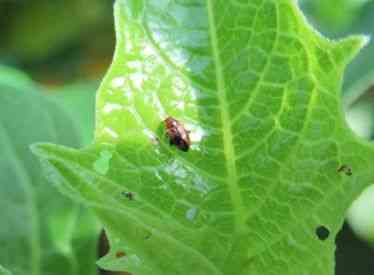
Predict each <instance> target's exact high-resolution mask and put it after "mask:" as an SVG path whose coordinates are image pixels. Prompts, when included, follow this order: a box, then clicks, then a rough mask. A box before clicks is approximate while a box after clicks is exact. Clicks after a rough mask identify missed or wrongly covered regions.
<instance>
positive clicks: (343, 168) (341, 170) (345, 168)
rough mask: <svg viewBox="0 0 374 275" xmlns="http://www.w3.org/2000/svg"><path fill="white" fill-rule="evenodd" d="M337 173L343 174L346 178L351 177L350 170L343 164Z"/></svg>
mask: <svg viewBox="0 0 374 275" xmlns="http://www.w3.org/2000/svg"><path fill="white" fill-rule="evenodd" d="M337 171H338V173H341V172H344V173H345V174H346V175H347V176H352V168H351V167H349V166H348V165H345V164H343V165H341V166H339V168H338V170H337Z"/></svg>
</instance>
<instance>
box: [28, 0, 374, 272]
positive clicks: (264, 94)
mask: <svg viewBox="0 0 374 275" xmlns="http://www.w3.org/2000/svg"><path fill="white" fill-rule="evenodd" d="M115 19H116V32H117V47H116V52H115V56H114V59H113V64H112V66H111V68H110V69H109V72H108V74H107V75H106V77H105V78H104V80H103V82H102V85H101V87H100V89H99V94H98V97H97V102H96V113H97V122H96V138H95V143H94V144H93V145H92V146H90V147H88V148H86V149H84V150H81V151H77V150H73V149H69V148H66V147H61V146H57V145H52V144H39V145H36V146H35V147H34V152H35V153H36V154H37V155H39V156H40V157H41V159H42V160H43V163H44V164H45V167H46V171H47V174H48V175H49V177H50V179H51V180H53V181H55V182H57V183H59V184H60V186H61V188H62V189H63V190H65V192H66V193H67V194H69V195H71V196H75V197H76V198H79V199H83V200H84V201H86V203H87V204H88V205H90V206H91V207H92V208H93V209H95V211H96V213H97V214H98V215H99V216H100V217H101V219H102V220H103V221H104V222H105V224H106V227H107V230H108V231H109V232H108V233H109V238H110V240H111V252H110V253H109V255H107V256H106V257H104V258H103V259H102V260H101V261H100V264H101V266H104V267H106V268H108V269H113V270H122V271H128V272H131V273H132V274H135V275H148V274H163V275H165V274H166V275H174V274H197V275H206V274H214V275H229V274H238V275H242V274H243V275H244V274H251V275H255V274H261V275H264V274H287V275H293V274H294V275H300V274H303V275H307V274H322V275H327V274H333V272H334V250H335V245H334V238H335V235H336V233H337V232H338V230H339V228H340V226H341V224H342V222H343V218H344V213H345V211H346V209H347V208H348V206H349V205H350V203H351V202H352V200H353V199H354V198H355V197H356V196H357V195H358V194H359V193H360V192H361V191H362V190H363V188H364V187H365V186H367V185H368V184H369V183H370V182H372V180H373V175H372V173H371V171H370V169H369V168H370V163H371V162H372V161H373V160H374V154H373V152H374V150H373V147H372V146H371V145H369V144H367V143H365V142H364V141H361V140H358V138H357V137H356V136H354V134H353V133H352V132H351V131H350V130H349V128H348V127H347V125H346V122H345V120H344V117H343V115H342V110H341V106H340V105H341V103H340V99H339V96H340V94H339V93H340V87H341V82H342V75H343V71H344V68H345V66H346V65H347V64H348V62H349V61H350V60H351V59H352V58H353V56H354V55H355V54H356V53H357V52H358V51H359V49H360V48H361V47H362V46H363V45H364V44H365V42H366V40H365V39H364V38H363V37H349V38H347V39H345V40H342V41H337V42H335V41H330V40H327V39H326V38H324V37H322V36H321V35H319V34H318V33H317V32H316V31H314V30H313V29H312V28H311V27H310V26H309V25H308V23H307V22H306V21H305V19H304V17H303V15H302V14H301V12H300V11H299V9H298V7H297V6H296V5H295V1H291V0H277V1H275V0H256V1H240V0H232V1H213V0H207V1H192V0H191V1H172V0H170V1H169V0H165V1H152V0H148V1H135V0H134V1H124V0H118V1H117V2H116V5H115ZM168 116H172V117H174V118H175V119H177V120H179V121H180V122H181V123H182V124H183V125H184V127H185V128H186V129H187V130H188V131H190V134H189V135H190V138H191V141H192V144H191V147H190V150H189V151H188V152H182V151H181V150H178V148H176V147H175V146H170V145H169V140H168V138H167V137H166V136H165V125H164V122H163V121H164V119H165V118H166V117H168ZM342 166H343V168H342ZM347 169H351V171H352V175H351V176H349V175H348V174H349V171H348V170H347ZM338 170H341V171H340V172H339V171H338ZM129 192H131V194H133V198H132V199H130V198H129V195H128V194H129ZM321 232H322V233H321ZM317 233H318V234H317ZM321 239H324V240H321ZM121 251H123V252H125V256H121V255H123V253H119V252H121Z"/></svg>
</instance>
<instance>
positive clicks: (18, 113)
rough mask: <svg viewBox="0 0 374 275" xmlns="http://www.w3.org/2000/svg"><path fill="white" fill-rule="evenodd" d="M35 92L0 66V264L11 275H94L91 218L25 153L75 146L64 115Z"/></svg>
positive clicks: (17, 75)
mask: <svg viewBox="0 0 374 275" xmlns="http://www.w3.org/2000/svg"><path fill="white" fill-rule="evenodd" d="M41 90H42V89H41V88H40V87H39V86H37V85H36V84H34V83H33V82H32V81H31V80H30V79H29V78H28V77H27V76H25V75H24V74H22V73H19V72H18V71H15V70H12V69H9V68H6V67H2V66H0V103H1V108H0V151H1V160H0V171H1V173H0V183H1V186H0V187H1V192H0V209H1V226H0V246H1V250H0V263H1V264H2V265H4V266H5V267H6V268H7V269H8V270H10V271H12V274H14V275H21V274H30V275H44V274H54V275H66V274H69V275H75V274H82V271H84V274H87V275H88V274H95V272H96V267H95V265H94V262H95V260H96V252H95V246H96V238H97V236H96V235H97V234H98V230H97V225H96V221H95V219H93V217H92V214H89V213H88V212H87V210H85V209H83V208H82V207H81V205H78V204H77V203H73V202H72V201H71V200H69V199H68V198H66V197H64V196H62V195H61V194H59V193H58V192H57V190H56V188H55V187H54V186H52V185H50V184H49V183H47V182H46V181H45V179H44V177H43V176H42V173H41V167H40V165H39V162H38V161H37V159H36V158H35V156H34V155H33V154H32V153H31V152H30V149H29V146H30V145H31V144H32V143H35V142H37V141H45V142H56V143H60V144H64V145H66V146H73V147H75V148H78V147H79V146H80V145H81V139H80V137H79V134H78V132H77V131H76V129H75V128H74V127H73V124H72V120H71V118H70V117H69V116H68V115H67V113H66V111H65V110H64V109H63V108H62V107H61V106H60V105H59V104H57V103H56V102H55V101H52V100H51V98H48V97H46V96H44V95H43V94H42V93H41V92H40V91H41ZM0 274H2V275H3V274H4V275H9V274H10V273H9V272H8V271H6V270H5V269H2V268H0Z"/></svg>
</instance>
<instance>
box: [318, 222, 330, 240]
mask: <svg viewBox="0 0 374 275" xmlns="http://www.w3.org/2000/svg"><path fill="white" fill-rule="evenodd" d="M316 235H317V237H318V239H320V240H321V241H325V240H327V238H328V237H329V236H330V230H329V229H328V228H327V227H326V226H323V225H320V226H318V227H317V228H316Z"/></svg>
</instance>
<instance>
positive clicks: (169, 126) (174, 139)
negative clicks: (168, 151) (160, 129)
mask: <svg viewBox="0 0 374 275" xmlns="http://www.w3.org/2000/svg"><path fill="white" fill-rule="evenodd" d="M164 122H165V127H166V134H167V136H168V137H169V142H170V145H175V146H177V147H178V148H179V149H180V150H182V151H184V152H187V151H188V149H189V148H190V145H191V140H190V137H189V135H188V134H189V131H187V130H186V129H185V128H184V127H183V125H182V124H181V123H180V122H179V121H178V120H176V119H174V118H172V117H168V118H166V119H165V121H164Z"/></svg>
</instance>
